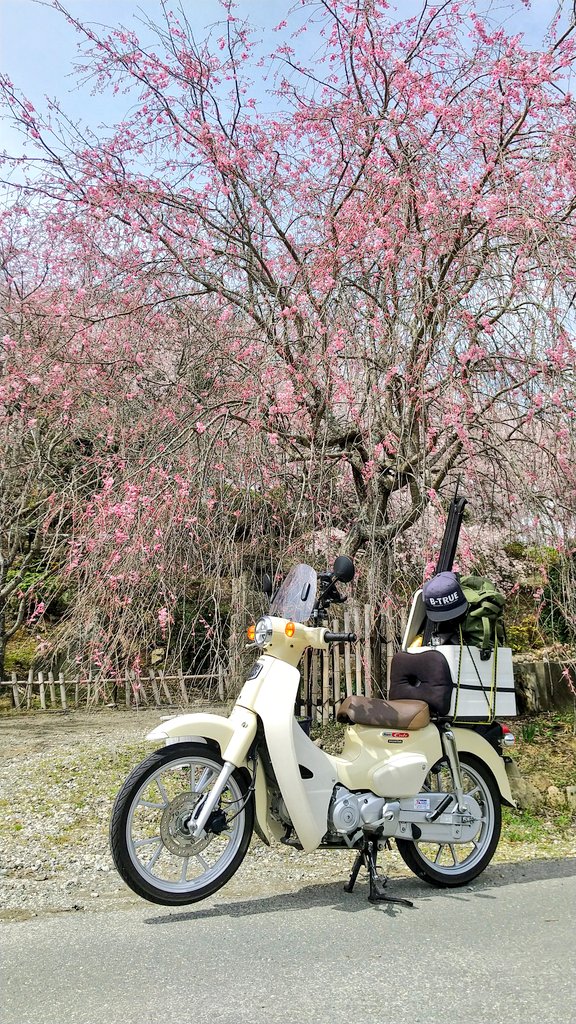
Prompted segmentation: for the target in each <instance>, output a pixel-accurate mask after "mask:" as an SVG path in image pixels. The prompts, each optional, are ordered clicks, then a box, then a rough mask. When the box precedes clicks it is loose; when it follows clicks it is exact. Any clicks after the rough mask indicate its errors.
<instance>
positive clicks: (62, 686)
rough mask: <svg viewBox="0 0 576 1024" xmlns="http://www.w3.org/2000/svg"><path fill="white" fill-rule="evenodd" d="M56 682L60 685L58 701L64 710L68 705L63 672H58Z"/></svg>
mask: <svg viewBox="0 0 576 1024" xmlns="http://www.w3.org/2000/svg"><path fill="white" fill-rule="evenodd" d="M58 683H59V685H60V701H61V704H62V708H63V710H64V711H66V710H67V707H68V705H67V704H66V683H65V682H64V673H63V672H60V673H59V675H58Z"/></svg>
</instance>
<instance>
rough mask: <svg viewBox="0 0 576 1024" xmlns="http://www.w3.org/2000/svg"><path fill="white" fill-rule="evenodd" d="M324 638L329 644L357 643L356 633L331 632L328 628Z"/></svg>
mask: <svg viewBox="0 0 576 1024" xmlns="http://www.w3.org/2000/svg"><path fill="white" fill-rule="evenodd" d="M324 640H325V641H326V643H327V644H338V643H345V644H355V643H356V640H357V637H356V633H329V632H328V630H325V632H324Z"/></svg>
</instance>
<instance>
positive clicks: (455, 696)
mask: <svg viewBox="0 0 576 1024" xmlns="http://www.w3.org/2000/svg"><path fill="white" fill-rule="evenodd" d="M425 619H426V613H425V611H424V604H423V601H422V591H421V590H418V591H417V592H416V594H415V595H414V600H413V601H412V608H411V609H410V616H409V618H408V624H407V626H406V631H405V633H404V640H403V642H402V650H403V651H407V652H409V653H414V654H418V653H419V651H429V650H435V651H440V653H441V654H443V655H444V657H445V658H446V660H447V662H448V665H449V666H450V673H451V675H452V680H453V682H454V689H453V690H452V700H451V702H450V711H449V713H448V717H450V718H454V719H455V720H456V721H462V722H487V721H489V720H490V719H491V718H513V717H514V716H515V715H516V714H517V711H516V692H515V689H514V669H513V664H512V651H511V650H510V648H509V647H498V648H497V649H496V650H495V651H493V652H492V655H491V657H490V658H489V659H488V660H487V661H482V659H481V658H480V650H479V648H478V647H472V646H470V647H462V648H461V647H460V646H459V645H457V644H450V645H446V644H442V645H440V646H438V647H419V648H415V649H414V651H413V652H410V647H411V645H412V644H413V643H414V641H415V640H416V637H417V636H419V635H421V634H422V631H423V628H424V623H425Z"/></svg>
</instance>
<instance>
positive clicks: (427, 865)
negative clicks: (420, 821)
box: [396, 754, 502, 888]
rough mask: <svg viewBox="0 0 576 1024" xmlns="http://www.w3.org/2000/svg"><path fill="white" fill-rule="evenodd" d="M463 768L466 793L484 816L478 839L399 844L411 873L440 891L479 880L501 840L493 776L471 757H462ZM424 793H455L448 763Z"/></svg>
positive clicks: (401, 841)
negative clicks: (478, 876) (461, 841)
mask: <svg viewBox="0 0 576 1024" xmlns="http://www.w3.org/2000/svg"><path fill="white" fill-rule="evenodd" d="M460 767H461V772H462V782H463V788H464V793H465V794H467V795H469V796H471V797H472V798H473V799H474V800H475V801H476V803H477V804H478V805H479V807H480V812H481V814H480V820H479V822H478V830H477V832H476V835H475V836H474V838H473V839H472V840H470V841H469V842H465V843H455V842H447V843H429V842H423V841H422V842H409V841H408V840H406V839H397V840H396V845H397V847H398V850H399V853H400V856H401V857H402V860H403V861H404V863H405V864H407V865H408V867H409V868H410V870H411V871H413V872H414V874H415V875H418V877H419V878H423V879H424V881H425V882H429V883H430V885H435V886H437V887H439V888H446V887H452V886H458V885H466V883H467V882H470V881H471V880H472V879H473V878H476V876H477V875H479V874H480V873H481V872H482V871H484V868H485V867H487V866H488V864H489V863H490V861H491V860H492V857H493V856H494V852H495V850H496V847H497V846H498V840H499V839H500V829H501V827H502V814H501V809H500V794H499V792H498V789H497V787H496V783H495V781H494V778H493V776H492V774H491V772H489V770H488V769H487V768H486V767H485V766H484V764H483V763H482V761H480V760H478V759H477V758H475V757H473V756H472V755H471V754H461V755H460ZM423 790H424V791H426V790H428V791H431V792H435V793H437V792H445V793H451V792H453V791H454V785H453V781H452V772H451V771H450V766H449V764H448V762H447V761H445V760H442V761H438V763H437V764H435V765H434V767H433V768H432V770H431V771H430V772H429V774H428V776H427V777H426V782H425V784H424V786H423Z"/></svg>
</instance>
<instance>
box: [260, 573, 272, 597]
mask: <svg viewBox="0 0 576 1024" xmlns="http://www.w3.org/2000/svg"><path fill="white" fill-rule="evenodd" d="M262 592H263V593H264V594H266V596H267V597H272V580H271V579H270V577H269V575H268V573H267V572H265V573H264V575H263V577H262Z"/></svg>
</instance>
